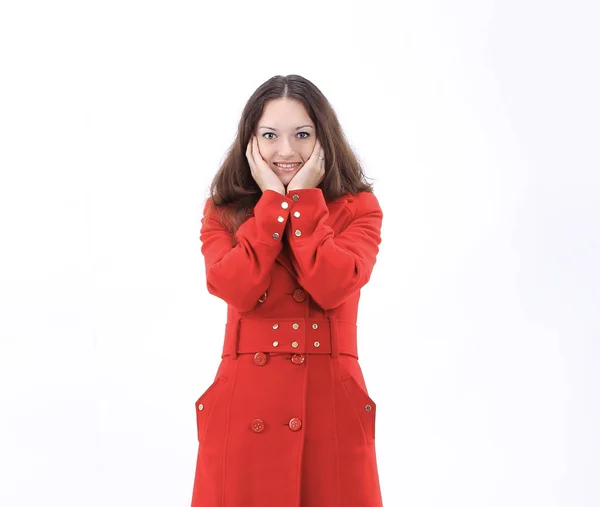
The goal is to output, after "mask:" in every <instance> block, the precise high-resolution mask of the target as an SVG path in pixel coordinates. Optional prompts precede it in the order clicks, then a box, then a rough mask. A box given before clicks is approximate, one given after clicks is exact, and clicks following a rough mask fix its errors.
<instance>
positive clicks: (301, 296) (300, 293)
mask: <svg viewBox="0 0 600 507" xmlns="http://www.w3.org/2000/svg"><path fill="white" fill-rule="evenodd" d="M292 297H293V298H294V301H297V302H298V303H302V302H303V301H304V300H305V299H306V291H304V290H303V289H296V290H295V291H294V292H293V294H292ZM266 300H267V291H265V293H264V294H263V295H262V296H260V297H259V298H258V302H259V303H264V302H265V301H266ZM315 329H316V328H315Z"/></svg>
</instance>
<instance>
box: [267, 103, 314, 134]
mask: <svg viewBox="0 0 600 507" xmlns="http://www.w3.org/2000/svg"><path fill="white" fill-rule="evenodd" d="M262 125H268V126H270V127H275V128H286V127H289V128H296V127H298V126H300V125H313V122H312V121H311V119H310V116H309V115H308V112H307V111H306V109H305V107H304V104H302V102H300V101H299V100H295V99H289V98H281V99H273V100H270V101H268V102H267V103H266V104H265V106H264V109H263V114H262V116H261V118H260V120H259V127H260V126H262Z"/></svg>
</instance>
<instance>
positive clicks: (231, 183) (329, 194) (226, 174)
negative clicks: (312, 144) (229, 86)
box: [207, 74, 373, 235]
mask: <svg viewBox="0 0 600 507" xmlns="http://www.w3.org/2000/svg"><path fill="white" fill-rule="evenodd" d="M282 97H287V98H292V99H297V100H299V101H300V102H302V104H304V107H305V108H306V111H307V113H308V115H309V116H310V118H311V120H312V121H313V122H314V123H315V127H316V129H315V130H316V135H317V137H318V139H319V141H320V143H321V146H322V148H323V151H324V152H325V161H326V166H325V176H324V178H323V180H322V181H321V183H320V184H319V185H318V188H320V189H321V190H322V191H323V195H324V197H325V200H326V201H327V202H329V201H332V200H334V199H337V198H338V197H341V196H342V195H344V194H346V193H352V194H357V193H358V192H361V191H368V192H372V191H373V186H372V185H371V184H370V183H368V182H367V181H366V176H365V174H364V171H363V168H362V166H361V164H360V162H359V161H358V159H357V157H356V155H355V154H354V152H353V151H352V149H351V148H350V146H349V145H348V142H347V140H346V136H345V135H344V133H343V131H342V128H341V126H340V123H339V121H338V119H337V116H336V114H335V111H334V110H333V108H332V107H331V105H330V104H329V102H328V100H327V99H326V98H325V96H324V95H323V93H321V91H320V90H319V89H318V88H317V87H316V86H315V85H314V84H313V83H311V82H310V81H309V80H308V79H306V78H304V77H302V76H299V75H296V74H291V75H288V76H273V77H272V78H270V79H269V80H267V81H265V82H264V83H263V84H262V85H260V86H259V87H258V88H257V89H256V91H255V92H254V93H253V94H252V96H251V97H250V98H249V99H248V101H247V102H246V105H245V107H244V110H243V111H242V117H241V119H240V122H239V124H238V129H237V136H236V138H235V140H234V141H233V143H232V145H231V146H230V147H229V149H228V151H227V155H226V158H225V161H224V162H223V163H222V164H221V167H220V168H219V170H218V171H217V174H216V175H215V177H214V179H213V181H212V183H211V185H210V199H211V203H212V205H213V206H214V208H222V209H221V211H225V210H227V212H226V213H220V215H221V217H222V218H225V219H226V222H228V226H229V228H230V230H231V231H232V232H233V233H234V235H235V231H236V230H237V228H238V227H239V226H240V225H241V224H242V223H243V222H244V221H245V220H246V219H247V218H248V216H250V215H251V211H252V209H253V208H254V205H255V204H256V203H257V201H258V199H259V198H260V196H261V194H262V191H261V189H260V187H259V186H258V184H257V183H256V181H255V180H254V178H253V177H252V173H251V171H250V165H249V164H248V159H247V158H246V147H247V145H248V142H249V140H250V136H251V135H252V134H253V133H254V131H255V129H256V125H257V123H258V120H259V119H260V117H261V116H262V113H263V109H264V107H265V104H266V103H267V101H269V100H273V99H279V98H282ZM207 204H210V203H207ZM225 207H226V208H225Z"/></svg>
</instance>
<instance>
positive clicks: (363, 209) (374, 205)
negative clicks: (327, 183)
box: [342, 191, 382, 216]
mask: <svg viewBox="0 0 600 507" xmlns="http://www.w3.org/2000/svg"><path fill="white" fill-rule="evenodd" d="M342 198H343V199H344V201H345V205H346V207H347V208H348V209H349V211H350V212H351V213H352V214H353V215H354V216H357V215H363V214H365V213H382V211H381V206H380V205H379V200H378V199H377V197H376V196H375V194H374V193H373V192H368V191H364V192H358V193H356V194H351V193H347V194H344V195H343V196H342Z"/></svg>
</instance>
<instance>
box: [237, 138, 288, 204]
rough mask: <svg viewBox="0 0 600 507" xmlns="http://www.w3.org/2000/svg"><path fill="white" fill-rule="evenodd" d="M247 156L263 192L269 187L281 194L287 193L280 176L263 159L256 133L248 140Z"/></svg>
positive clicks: (255, 179)
mask: <svg viewBox="0 0 600 507" xmlns="http://www.w3.org/2000/svg"><path fill="white" fill-rule="evenodd" d="M246 158H247V159H248V163H249V164H250V171H251V172H252V177H253V178H254V181H256V183H257V184H258V186H259V187H260V189H261V190H262V191H263V192H264V191H265V190H268V189H269V190H274V191H275V192H279V193H280V194H285V187H284V186H283V183H282V182H281V180H280V179H279V176H277V174H275V171H273V169H271V168H270V167H269V164H267V163H266V162H265V161H264V160H263V158H262V156H261V154H260V150H259V149H258V140H257V139H256V136H254V135H252V136H251V137H250V141H248V146H247V148H246Z"/></svg>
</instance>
